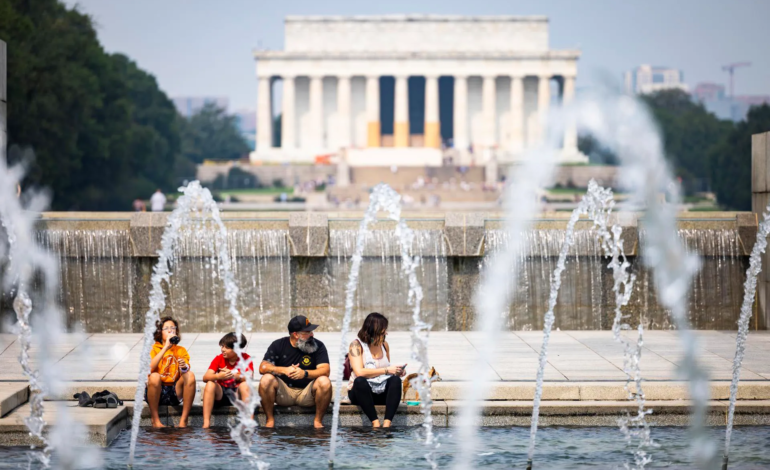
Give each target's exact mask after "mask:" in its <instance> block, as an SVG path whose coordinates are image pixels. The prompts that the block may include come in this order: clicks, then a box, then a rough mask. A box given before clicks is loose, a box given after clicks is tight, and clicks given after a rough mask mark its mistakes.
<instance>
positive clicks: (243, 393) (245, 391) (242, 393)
mask: <svg viewBox="0 0 770 470" xmlns="http://www.w3.org/2000/svg"><path fill="white" fill-rule="evenodd" d="M250 397H251V389H250V388H249V384H248V383H246V382H241V383H240V384H238V398H240V399H241V401H243V402H248V401H249V398H250Z"/></svg>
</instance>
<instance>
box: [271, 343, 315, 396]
mask: <svg viewBox="0 0 770 470" xmlns="http://www.w3.org/2000/svg"><path fill="white" fill-rule="evenodd" d="M315 342H316V343H317V344H318V349H316V351H315V352H314V353H312V354H308V353H304V352H302V351H300V350H299V349H297V348H295V347H294V346H292V345H291V340H290V339H289V337H288V336H287V337H285V338H281V339H277V340H275V341H273V344H271V345H270V347H268V348H267V352H266V353H265V357H263V358H262V360H263V361H267V362H269V363H270V364H273V365H274V366H277V367H290V366H293V365H294V364H299V368H300V369H303V370H316V369H317V368H318V364H328V363H329V353H328V352H327V351H326V346H324V344H323V343H322V342H320V341H318V340H317V339H316V340H315ZM278 377H280V378H281V380H283V381H284V382H286V385H288V386H289V387H292V388H305V387H307V384H309V383H310V382H311V381H312V379H310V378H307V379H298V380H292V379H290V378H289V377H288V376H285V375H279V376H278Z"/></svg>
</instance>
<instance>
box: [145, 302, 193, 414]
mask: <svg viewBox="0 0 770 470" xmlns="http://www.w3.org/2000/svg"><path fill="white" fill-rule="evenodd" d="M173 338H178V339H181V338H182V335H181V333H180V331H179V323H177V321H176V320H174V319H173V318H171V317H164V318H161V319H160V321H159V322H156V323H155V344H154V345H153V347H152V351H150V358H152V360H151V361H150V377H149V378H148V380H147V388H145V390H144V400H145V401H146V402H147V404H148V405H149V406H150V418H151V420H152V427H154V428H163V427H165V426H163V423H161V422H160V417H159V416H158V407H159V406H161V405H166V406H179V405H182V416H181V417H180V418H179V427H180V428H186V427H187V416H188V415H189V414H190V408H192V404H193V400H195V375H193V373H192V371H191V370H190V354H188V353H187V350H186V349H185V348H183V347H182V346H179V345H178V344H176V343H179V341H178V339H173ZM180 397H181V399H180Z"/></svg>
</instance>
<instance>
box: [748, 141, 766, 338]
mask: <svg viewBox="0 0 770 470" xmlns="http://www.w3.org/2000/svg"><path fill="white" fill-rule="evenodd" d="M768 203H770V132H764V133H762V134H754V135H752V136H751V212H753V213H754V215H755V217H756V220H757V221H759V220H760V219H761V218H762V217H763V214H764V212H765V210H766V209H767V205H768ZM768 263H770V251H768V252H765V254H763V255H762V266H763V269H762V273H760V275H759V279H758V280H757V316H758V317H760V322H762V323H764V324H765V325H770V269H768V267H770V264H768Z"/></svg>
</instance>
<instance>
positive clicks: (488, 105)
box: [481, 76, 497, 147]
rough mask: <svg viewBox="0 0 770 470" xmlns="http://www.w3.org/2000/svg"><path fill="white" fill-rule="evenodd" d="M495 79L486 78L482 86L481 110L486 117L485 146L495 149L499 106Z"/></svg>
mask: <svg viewBox="0 0 770 470" xmlns="http://www.w3.org/2000/svg"><path fill="white" fill-rule="evenodd" d="M496 95H497V94H496V93H495V77H494V76H485V77H484V79H483V82H482V84H481V110H482V113H483V115H484V134H483V135H484V145H486V146H487V147H494V145H495V144H496V143H497V139H496V138H495V136H496V135H497V133H496V132H495V129H496V127H497V126H496V125H495V124H496V122H495V121H496V119H495V117H496V115H497V109H496V108H497V106H496V104H497V103H495V97H496Z"/></svg>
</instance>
